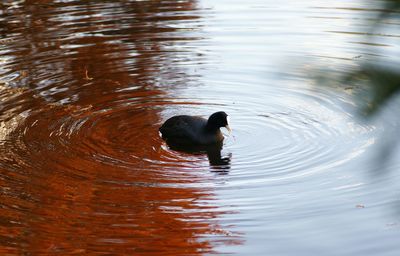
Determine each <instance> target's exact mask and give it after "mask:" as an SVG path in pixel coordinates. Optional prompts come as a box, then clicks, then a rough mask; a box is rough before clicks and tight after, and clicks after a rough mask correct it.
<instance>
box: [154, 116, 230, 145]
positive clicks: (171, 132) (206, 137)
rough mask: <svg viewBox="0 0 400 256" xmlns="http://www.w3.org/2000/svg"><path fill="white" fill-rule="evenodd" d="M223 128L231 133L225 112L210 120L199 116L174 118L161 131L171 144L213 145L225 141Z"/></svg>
mask: <svg viewBox="0 0 400 256" xmlns="http://www.w3.org/2000/svg"><path fill="white" fill-rule="evenodd" d="M221 127H225V128H226V129H227V130H228V131H229V132H230V131H231V129H230V127H229V117H228V115H227V114H226V113H225V112H223V111H220V112H216V113H214V114H212V115H211V116H210V117H209V118H208V120H207V119H204V118H202V117H198V116H187V115H180V116H173V117H171V118H169V119H168V120H167V121H165V123H164V124H163V125H162V126H161V127H160V129H159V131H160V135H161V137H162V138H163V139H164V140H165V141H166V142H167V143H169V144H175V145H189V146H191V145H211V144H216V143H220V142H221V141H222V140H223V139H224V136H223V134H222V132H221V131H220V128H221Z"/></svg>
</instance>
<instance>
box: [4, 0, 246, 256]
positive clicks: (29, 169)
mask: <svg viewBox="0 0 400 256" xmlns="http://www.w3.org/2000/svg"><path fill="white" fill-rule="evenodd" d="M1 8H3V10H4V14H3V16H4V19H5V20H7V21H8V25H7V26H5V28H3V32H4V33H6V34H9V35H14V36H15V37H16V38H17V39H18V40H20V42H18V44H15V45H13V44H9V45H7V48H8V49H9V50H10V51H9V52H8V53H7V58H8V59H12V60H13V61H11V62H9V63H7V68H8V69H10V71H9V72H8V73H7V74H9V73H10V72H11V73H15V74H22V73H21V71H24V77H21V79H14V80H8V81H6V84H7V87H8V88H7V89H6V90H10V89H9V88H13V87H17V88H20V90H21V91H20V93H19V94H18V95H17V96H16V95H15V94H11V95H10V93H2V94H1V100H2V102H3V110H4V111H3V113H2V114H1V116H0V117H1V122H3V123H5V124H9V122H10V120H14V121H13V122H15V123H16V124H15V125H13V126H10V128H8V130H7V132H4V134H5V135H4V136H3V138H2V143H1V144H0V153H1V163H0V174H1V175H0V184H1V188H2V192H1V194H0V196H1V206H2V207H1V208H0V253H1V254H55V253H60V254H66V253H68V254H74V253H75V254H87V253H91V254H107V253H112V254H130V255H132V254H134V255H140V254H153V253H159V254H162V255H195V254H203V253H205V252H208V253H210V252H213V251H214V247H215V246H216V245H221V244H232V243H233V244H235V243H240V242H241V240H240V238H239V237H238V236H237V235H234V234H233V233H231V232H229V231H228V230H226V228H224V227H222V226H220V225H219V223H218V220H219V219H220V218H221V217H222V216H223V215H225V214H228V213H227V212H223V211H221V210H219V209H218V206H217V205H216V204H214V203H213V201H215V198H216V196H215V195H214V192H213V190H212V188H211V187H207V186H205V185H204V184H206V182H209V180H208V179H210V178H209V177H207V175H204V174H203V173H202V172H208V170H202V171H201V172H199V171H198V170H193V171H191V170H190V168H188V166H189V167H190V164H185V163H181V161H180V160H177V159H172V158H171V156H170V155H168V154H169V153H168V150H166V149H163V147H162V143H163V142H162V141H161V139H159V138H158V126H159V124H160V123H161V122H162V120H161V118H160V112H161V111H162V110H163V108H164V106H165V105H167V104H168V101H167V100H166V99H165V98H164V95H165V92H164V91H163V88H162V87H160V86H155V85H154V84H155V83H156V80H159V79H160V77H163V76H165V77H168V78H169V79H170V80H168V84H173V83H174V81H185V76H186V74H185V70H184V69H181V68H180V67H178V66H179V65H174V62H176V61H177V60H176V56H175V54H176V52H175V53H174V52H170V51H166V50H164V46H165V45H169V47H171V45H172V46H173V44H174V41H175V40H176V41H185V40H192V39H190V38H186V37H185V34H184V33H183V32H180V33H181V36H180V37H179V38H177V37H176V35H174V36H172V35H171V34H169V33H173V32H174V33H176V32H179V31H178V30H177V29H173V28H167V26H165V25H166V24H164V23H165V22H167V23H168V21H170V20H174V22H178V21H179V20H180V18H179V17H180V16H178V17H173V15H172V16H171V14H170V12H173V11H174V10H177V9H179V11H180V12H188V13H190V12H191V11H193V10H195V8H196V4H195V2H193V1H186V2H176V3H175V2H158V1H157V2H154V1H150V2H140V3H137V2H131V1H128V2H125V1H124V2H121V3H115V2H114V1H105V3H103V4H100V3H88V2H86V1H81V2H79V1H77V2H75V3H69V4H68V3H54V2H53V1H41V2H40V4H38V3H37V1H35V3H33V2H30V1H26V2H24V3H22V4H21V5H20V6H16V7H15V8H14V9H9V7H8V6H7V5H2V6H1ZM27 13H29V14H30V15H29V16H26V14H27ZM158 16H160V17H159V18H157V17H158ZM21 17H24V19H28V20H29V22H25V23H24V24H25V25H24V26H26V27H25V29H21V25H19V26H14V25H11V24H14V23H13V22H12V21H14V20H15V21H16V22H19V21H20V19H21ZM198 18H200V17H197V16H195V15H187V16H182V17H181V19H182V20H192V19H198ZM178 34H179V33H178ZM171 58H174V61H171ZM177 70H179V72H176V73H175V72H172V73H169V72H171V71H177ZM7 74H3V76H4V77H3V78H6V77H7ZM3 80H6V79H3ZM2 127H3V129H5V128H4V127H6V126H2Z"/></svg>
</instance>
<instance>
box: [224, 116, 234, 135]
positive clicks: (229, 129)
mask: <svg viewBox="0 0 400 256" xmlns="http://www.w3.org/2000/svg"><path fill="white" fill-rule="evenodd" d="M226 122H227V124H226V125H225V128H226V129H227V130H228V132H229V134H231V132H232V129H231V127H230V126H229V124H230V118H229V116H227V117H226Z"/></svg>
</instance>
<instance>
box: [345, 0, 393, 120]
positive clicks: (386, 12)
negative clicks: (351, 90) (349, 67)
mask: <svg viewBox="0 0 400 256" xmlns="http://www.w3.org/2000/svg"><path fill="white" fill-rule="evenodd" d="M378 9H379V10H380V11H379V14H378V16H377V17H376V19H374V21H373V23H371V25H370V31H369V32H368V33H367V35H368V42H369V43H371V44H372V43H373V38H374V36H375V35H379V34H380V31H381V30H383V29H384V24H386V23H387V22H388V20H390V19H393V20H397V21H399V17H400V16H399V14H400V1H398V0H385V1H382V2H381V6H380V8H378ZM393 20H392V21H391V22H393ZM365 22H371V21H365ZM366 45H368V43H367V44H366ZM377 56H379V55H376V57H375V58H373V59H372V60H370V61H368V62H365V63H363V64H362V65H361V67H360V69H359V70H358V71H355V72H352V73H350V74H349V75H348V76H347V79H349V81H351V82H353V83H354V82H361V83H364V84H365V86H368V88H369V90H370V93H371V97H370V99H369V100H368V102H367V104H365V106H364V107H365V110H366V111H367V112H368V113H374V112H375V111H376V110H378V109H379V108H380V107H381V106H382V105H383V104H384V103H385V102H386V101H387V100H389V99H391V97H392V96H393V95H394V94H396V93H397V92H398V91H399V89H400V69H398V64H399V63H398V62H397V63H396V62H395V63H394V64H395V65H396V66H393V65H391V64H390V61H388V62H389V63H385V62H386V61H384V60H381V59H379V57H377ZM393 57H394V59H393V60H394V61H396V60H397V61H398V56H393Z"/></svg>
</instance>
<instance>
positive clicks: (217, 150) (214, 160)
mask: <svg viewBox="0 0 400 256" xmlns="http://www.w3.org/2000/svg"><path fill="white" fill-rule="evenodd" d="M167 145H168V147H169V148H170V149H172V150H176V151H181V152H185V153H190V154H207V158H208V161H209V163H210V167H211V169H212V170H213V171H214V172H218V173H219V174H227V173H228V172H229V169H230V168H231V158H232V154H231V153H229V154H226V155H222V153H221V152H222V147H223V143H222V142H218V143H216V144H212V145H182V144H175V143H171V142H168V141H167Z"/></svg>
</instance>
